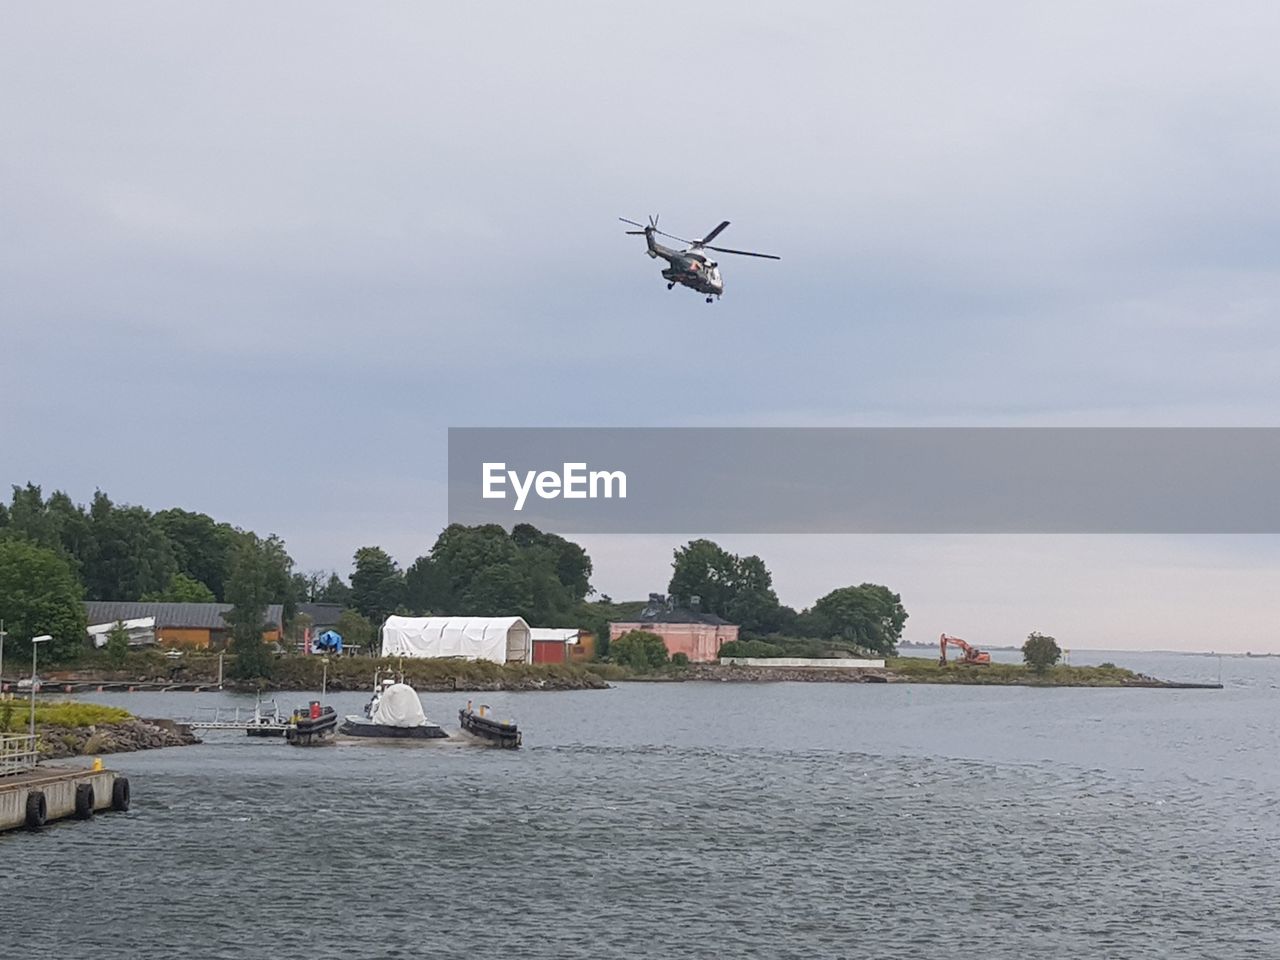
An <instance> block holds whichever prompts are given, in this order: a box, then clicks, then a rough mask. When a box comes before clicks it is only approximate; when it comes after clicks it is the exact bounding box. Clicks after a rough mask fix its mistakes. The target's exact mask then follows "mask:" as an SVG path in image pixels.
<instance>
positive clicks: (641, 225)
mask: <svg viewBox="0 0 1280 960" xmlns="http://www.w3.org/2000/svg"><path fill="white" fill-rule="evenodd" d="M618 219H619V220H621V221H622V222H623V223H629V224H631V225H632V226H633V227H639V228H640V229H641V230H643V229H644V224H643V223H636V222H635V221H634V220H628V219H627V218H626V217H619V218H618ZM627 232H628V233H630V231H627Z"/></svg>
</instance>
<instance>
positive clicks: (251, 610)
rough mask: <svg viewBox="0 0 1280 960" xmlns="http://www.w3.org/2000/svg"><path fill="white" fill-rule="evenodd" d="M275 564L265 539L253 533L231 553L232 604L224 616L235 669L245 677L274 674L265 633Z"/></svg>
mask: <svg viewBox="0 0 1280 960" xmlns="http://www.w3.org/2000/svg"><path fill="white" fill-rule="evenodd" d="M274 563H275V561H274V559H273V557H272V556H271V554H270V553H269V551H268V549H267V547H266V545H265V544H264V543H263V541H261V540H259V539H258V538H257V537H256V536H254V535H252V534H247V535H245V536H244V537H243V538H242V539H241V541H240V543H239V544H237V545H236V548H235V550H234V551H233V552H232V555H231V572H230V576H229V577H228V579H227V602H229V603H230V604H231V605H232V607H231V610H230V611H228V612H227V613H225V614H223V619H224V620H226V621H227V623H228V624H230V626H231V650H232V652H233V653H234V654H235V655H236V661H235V664H234V666H233V668H232V672H233V674H234V675H235V676H237V677H241V678H243V679H257V678H260V677H269V676H270V675H271V668H272V665H273V658H272V656H271V651H270V650H269V649H268V648H267V645H266V644H265V643H264V642H263V639H262V633H263V628H264V627H265V626H266V619H267V605H268V604H269V603H270V602H271V580H272V576H273V573H274V570H273V566H274Z"/></svg>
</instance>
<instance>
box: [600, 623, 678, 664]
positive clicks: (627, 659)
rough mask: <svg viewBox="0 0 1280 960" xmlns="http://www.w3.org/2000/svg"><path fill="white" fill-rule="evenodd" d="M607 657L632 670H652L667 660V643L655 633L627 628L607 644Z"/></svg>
mask: <svg viewBox="0 0 1280 960" xmlns="http://www.w3.org/2000/svg"><path fill="white" fill-rule="evenodd" d="M609 657H610V659H612V660H613V662H614V663H620V664H623V665H624V666H628V667H631V668H632V669H633V670H640V671H645V670H653V669H656V668H657V667H660V666H662V665H663V664H665V663H666V662H667V645H666V643H664V642H663V639H662V638H661V637H660V636H658V635H657V634H656V633H650V632H649V631H647V630H628V631H627V632H626V633H624V634H623V635H622V636H620V637H618V639H617V640H614V641H613V643H611V644H610V645H609Z"/></svg>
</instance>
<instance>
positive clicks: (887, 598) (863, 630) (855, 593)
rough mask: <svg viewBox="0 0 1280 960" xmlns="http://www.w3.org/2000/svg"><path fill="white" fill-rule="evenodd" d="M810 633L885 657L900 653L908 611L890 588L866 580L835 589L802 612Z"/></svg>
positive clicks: (802, 621) (806, 630) (803, 620)
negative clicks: (838, 640)
mask: <svg viewBox="0 0 1280 960" xmlns="http://www.w3.org/2000/svg"><path fill="white" fill-rule="evenodd" d="M799 619H800V621H801V623H802V624H803V628H804V630H805V632H806V634H807V635H808V636H819V637H830V638H838V639H840V640H844V641H845V642H847V643H851V644H854V645H856V646H858V647H862V648H864V649H866V650H871V651H874V652H876V653H879V654H882V655H884V656H892V655H893V654H894V653H896V652H897V644H898V641H899V640H900V639H902V628H903V625H904V624H905V623H906V621H907V611H906V610H905V609H904V608H903V606H902V598H901V597H899V596H898V594H896V593H894V592H892V591H891V590H890V589H889V588H888V587H884V586H881V585H880V584H877V583H864V584H862V585H861V586H857V587H841V588H839V589H838V590H832V591H831V592H830V593H828V594H827V595H826V596H825V597H822V598H821V599H820V600H818V602H817V603H815V604H814V605H813V609H812V610H806V611H805V612H804V613H803V614H801V615H800V618H799Z"/></svg>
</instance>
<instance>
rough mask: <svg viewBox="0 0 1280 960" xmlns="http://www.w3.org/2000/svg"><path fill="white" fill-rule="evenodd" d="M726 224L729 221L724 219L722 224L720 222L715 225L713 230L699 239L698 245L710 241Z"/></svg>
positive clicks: (703, 245)
mask: <svg viewBox="0 0 1280 960" xmlns="http://www.w3.org/2000/svg"><path fill="white" fill-rule="evenodd" d="M728 225H729V221H728V220H726V221H724V222H723V223H722V224H720V226H718V227H716V228H715V229H714V230H712V231H711V232H710V233H708V234H707V235H706V236H705V237H703V238H702V239H701V240H699V241H698V246H700V247H705V246H706V245H707V244H708V243H710V242H711V241H712V240H714V239H715V238H716V237H718V236H720V231H721V230H723V229H724V228H725V227H727V226H728Z"/></svg>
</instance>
